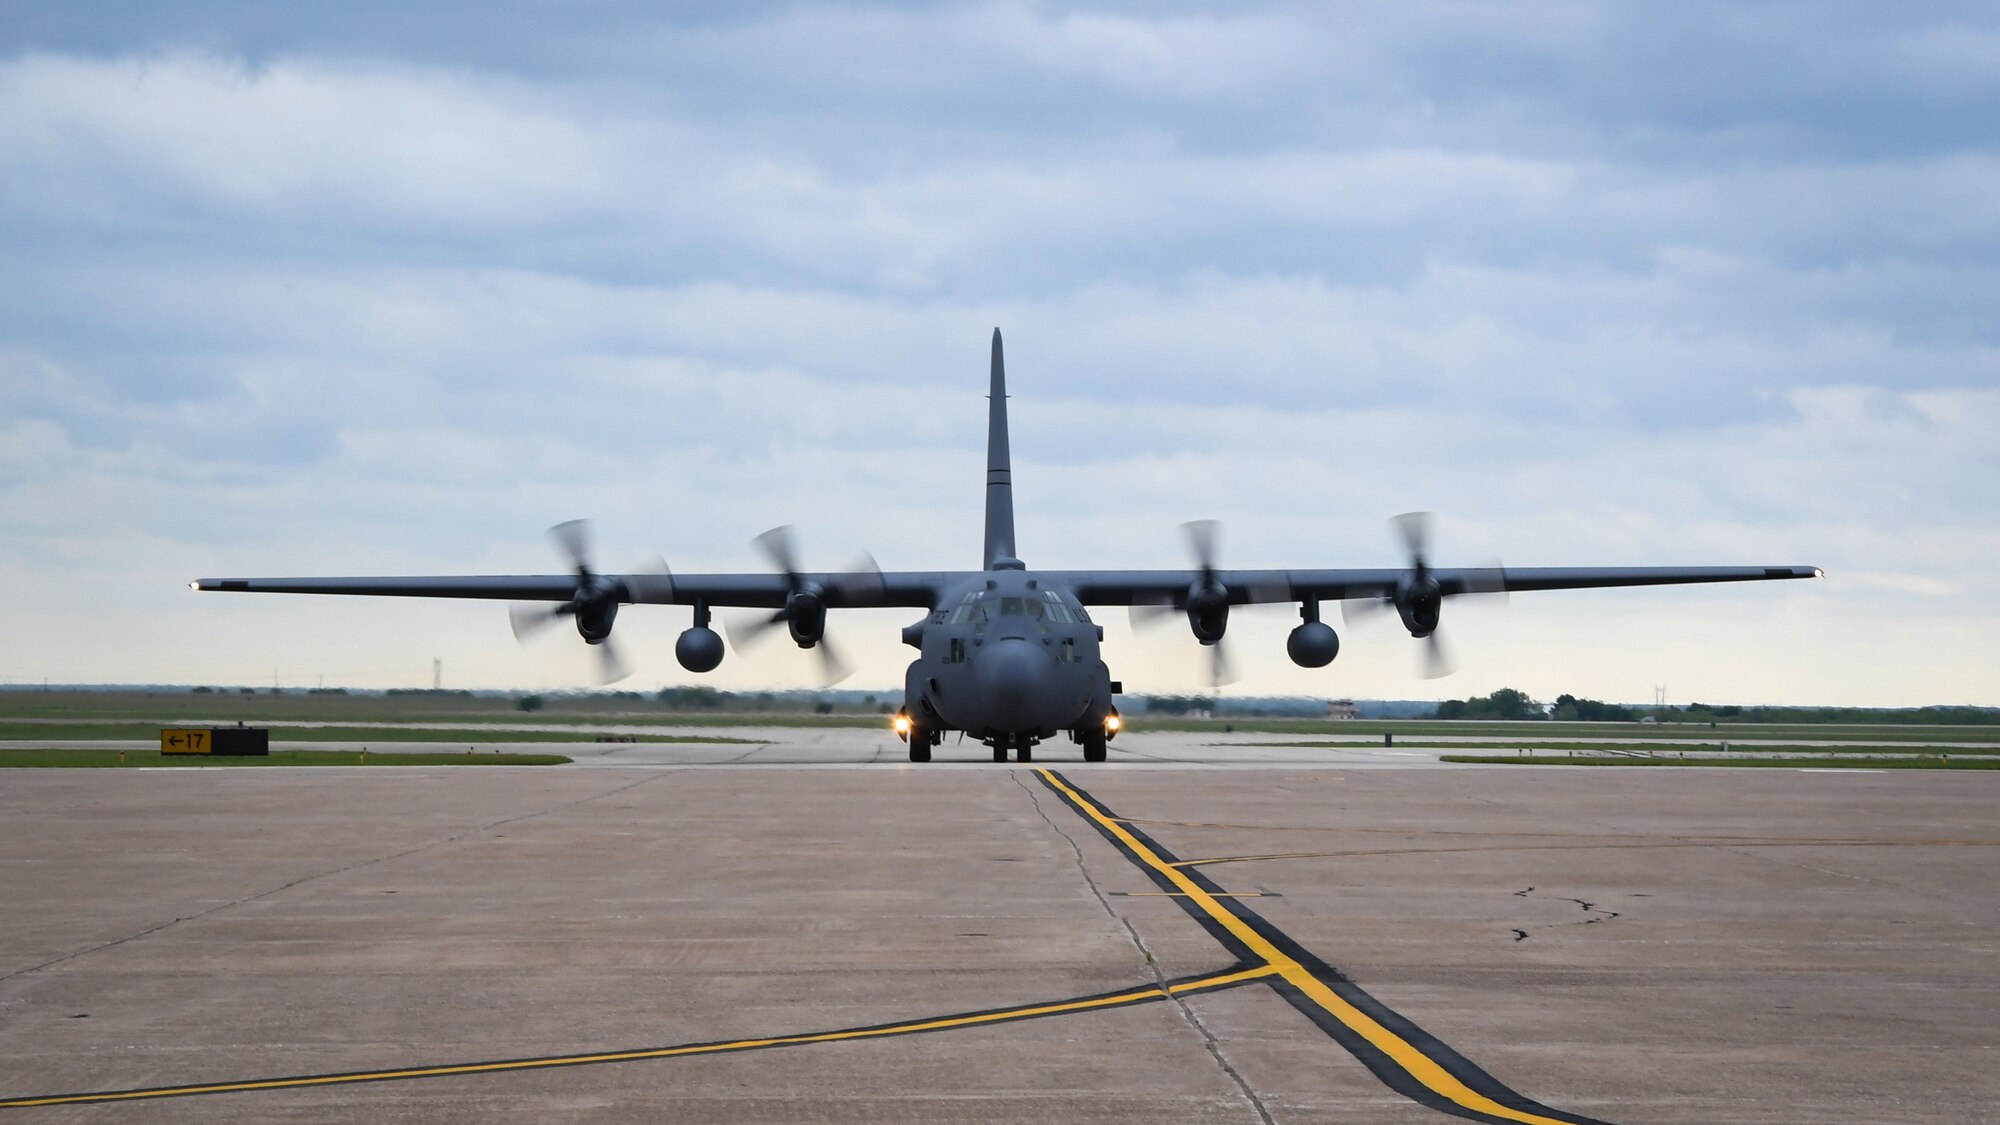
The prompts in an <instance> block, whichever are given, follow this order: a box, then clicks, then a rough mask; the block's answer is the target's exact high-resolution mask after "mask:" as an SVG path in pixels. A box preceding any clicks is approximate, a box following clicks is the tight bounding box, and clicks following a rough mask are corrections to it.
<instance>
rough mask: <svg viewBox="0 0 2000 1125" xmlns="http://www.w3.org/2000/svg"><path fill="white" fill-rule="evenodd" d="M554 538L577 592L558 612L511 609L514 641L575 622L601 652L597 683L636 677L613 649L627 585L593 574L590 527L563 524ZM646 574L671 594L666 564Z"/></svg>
mask: <svg viewBox="0 0 2000 1125" xmlns="http://www.w3.org/2000/svg"><path fill="white" fill-rule="evenodd" d="M549 538H550V539H551V540H553V541H554V542H555V545H556V549H557V550H558V551H560V552H561V553H562V555H563V557H564V558H565V559H567V560H568V562H569V564H570V569H571V570H573V571H574V572H575V573H576V592H575V593H573V594H571V595H570V599H569V600H568V601H566V602H558V603H556V604H555V605H553V606H550V605H547V604H544V603H541V602H529V603H525V604H516V605H512V606H509V607H508V608H507V618H508V623H509V624H510V625H512V626H513V628H514V639H515V640H517V641H521V642H524V643H525V642H526V641H528V640H530V639H531V638H533V637H535V636H537V635H539V634H541V633H543V632H545V631H546V630H547V629H548V627H549V626H551V625H553V624H555V623H556V622H557V621H559V620H561V619H562V618H565V617H568V618H573V619H574V620H575V622H576V631H577V634H578V635H579V636H581V637H582V638H583V639H584V641H585V642H586V643H587V644H589V645H591V646H592V647H593V648H595V649H596V650H597V659H598V683H600V684H611V683H616V682H618V681H619V680H622V679H624V678H625V677H626V676H629V675H631V674H632V673H631V669H630V668H628V667H627V666H626V664H625V662H624V660H622V659H621V658H620V656H619V653H618V649H617V647H616V646H615V645H613V644H612V643H611V624H612V621H613V620H614V619H615V618H616V617H617V616H618V605H619V602H620V601H621V600H623V599H624V598H625V597H626V596H627V595H628V594H629V592H630V591H629V590H628V589H627V588H626V585H625V583H623V582H620V581H617V580H614V579H611V578H606V577H605V576H603V575H601V574H598V573H597V572H596V571H595V570H593V569H592V568H591V565H590V524H589V521H587V520H568V521H565V522H563V523H559V524H557V525H555V526H554V527H552V528H550V529H549ZM641 574H643V575H644V576H645V577H644V579H643V580H644V581H648V582H659V583H665V584H666V585H667V587H668V588H669V589H671V588H672V583H673V578H672V576H671V575H670V574H668V572H667V564H666V563H665V562H664V561H659V560H655V561H654V562H653V563H652V564H650V565H649V567H647V568H646V569H644V570H642V571H641Z"/></svg>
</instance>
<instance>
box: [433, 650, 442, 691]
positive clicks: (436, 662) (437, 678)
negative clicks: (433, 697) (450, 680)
mask: <svg viewBox="0 0 2000 1125" xmlns="http://www.w3.org/2000/svg"><path fill="white" fill-rule="evenodd" d="M443 689H444V660H443V658H441V657H436V656H434V657H432V658H431V690H432V691H442V690H443Z"/></svg>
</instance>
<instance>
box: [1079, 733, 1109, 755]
mask: <svg viewBox="0 0 2000 1125" xmlns="http://www.w3.org/2000/svg"><path fill="white" fill-rule="evenodd" d="M1104 743H1105V738H1104V731H1103V730H1102V729H1099V730H1090V731H1085V732H1084V734H1083V760H1084V761H1086V762H1101V761H1103V760H1104Z"/></svg>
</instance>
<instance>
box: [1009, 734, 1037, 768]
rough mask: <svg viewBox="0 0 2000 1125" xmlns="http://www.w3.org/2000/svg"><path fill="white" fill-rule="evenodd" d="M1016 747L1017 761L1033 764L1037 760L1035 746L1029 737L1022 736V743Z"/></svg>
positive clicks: (1015, 757)
mask: <svg viewBox="0 0 2000 1125" xmlns="http://www.w3.org/2000/svg"><path fill="white" fill-rule="evenodd" d="M1014 747H1015V749H1014V760H1015V761H1017V762H1032V761H1034V760H1035V744H1034V742H1033V740H1031V739H1030V738H1029V737H1028V736H1027V735H1025V734H1024V735H1022V736H1021V741H1019V742H1017V743H1015V744H1014Z"/></svg>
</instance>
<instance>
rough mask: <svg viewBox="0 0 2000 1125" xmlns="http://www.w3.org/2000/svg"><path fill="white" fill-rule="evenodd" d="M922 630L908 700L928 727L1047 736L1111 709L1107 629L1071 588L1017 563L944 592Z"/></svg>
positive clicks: (981, 734) (1099, 718)
mask: <svg viewBox="0 0 2000 1125" xmlns="http://www.w3.org/2000/svg"><path fill="white" fill-rule="evenodd" d="M1009 564H1011V565H1009ZM921 629H922V635H921V644H920V646H919V647H920V648H921V649H922V652H923V655H922V656H920V657H918V658H917V659H916V661H914V662H913V663H912V664H911V665H910V668H909V672H908V678H907V681H906V686H905V704H904V706H905V710H906V711H907V712H908V713H909V714H910V715H912V716H914V717H919V721H921V722H923V723H924V724H925V725H926V726H929V727H932V728H933V729H938V730H962V731H965V732H966V733H968V734H970V735H972V736H973V737H975V738H979V739H982V740H984V739H991V738H995V737H1007V736H1014V737H1020V736H1030V737H1036V738H1047V737H1049V736H1051V735H1054V734H1056V733H1058V732H1060V731H1073V730H1079V729H1086V728H1089V727H1092V726H1095V725H1101V724H1102V723H1103V721H1104V718H1105V716H1107V715H1109V714H1111V712H1112V701H1111V676H1110V672H1109V670H1108V669H1107V668H1106V667H1105V664H1104V661H1103V660H1102V659H1101V658H1100V656H1099V654H1098V642H1099V640H1100V639H1101V638H1102V636H1103V630H1102V629H1101V628H1099V627H1098V626H1097V625H1096V624H1094V623H1093V622H1092V621H1091V620H1090V615H1089V614H1088V613H1087V612H1085V610H1084V608H1083V605H1082V603H1080V602H1078V601H1077V599H1076V597H1075V595H1073V594H1071V593H1070V591H1068V590H1066V589H1063V588H1061V587H1060V586H1053V585H1048V584H1045V583H1044V582H1043V581H1042V580H1041V578H1039V577H1038V576H1037V575H1036V574H1034V573H1033V572H1032V571H1028V570H1026V569H1022V568H1021V566H1020V564H1019V563H1018V562H1014V561H1013V560H1005V561H1003V562H1002V563H1001V564H1000V565H999V567H997V568H995V569H993V570H989V571H986V572H984V573H982V574H980V575H978V576H977V577H975V578H973V579H971V580H969V581H967V582H966V583H964V584H963V585H961V586H959V587H957V588H956V589H953V590H952V591H950V593H949V594H948V595H947V596H946V597H945V598H944V600H943V601H942V602H941V603H940V604H939V606H938V608H937V609H936V610H934V611H932V612H931V614H930V616H929V617H927V618H926V619H925V620H924V622H923V623H922V626H921Z"/></svg>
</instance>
